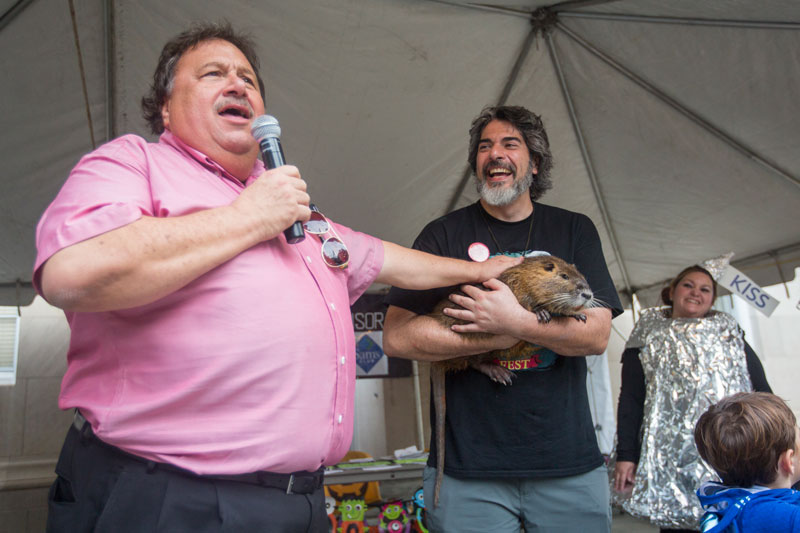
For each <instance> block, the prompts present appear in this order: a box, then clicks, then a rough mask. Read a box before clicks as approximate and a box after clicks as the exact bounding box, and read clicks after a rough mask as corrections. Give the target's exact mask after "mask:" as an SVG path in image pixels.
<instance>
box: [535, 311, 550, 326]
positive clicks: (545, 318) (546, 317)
mask: <svg viewBox="0 0 800 533" xmlns="http://www.w3.org/2000/svg"><path fill="white" fill-rule="evenodd" d="M536 318H538V319H539V322H544V323H545V324H547V323H549V322H550V319H551V316H550V313H549V312H548V311H547V310H546V309H539V310H538V311H536Z"/></svg>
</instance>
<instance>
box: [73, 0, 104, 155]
mask: <svg viewBox="0 0 800 533" xmlns="http://www.w3.org/2000/svg"><path fill="white" fill-rule="evenodd" d="M69 15H70V19H71V20H72V36H73V37H74V38H75V54H76V55H77V56H78V72H80V75H81V86H82V87H83V105H84V107H85V109H86V123H87V125H88V126H89V140H90V141H91V143H92V150H94V149H95V148H97V143H96V142H95V139H94V121H93V120H92V108H91V106H90V105H89V91H88V89H87V88H86V69H85V68H84V67H83V52H81V40H80V38H79V35H78V17H77V15H76V14H75V3H74V1H73V0H69Z"/></svg>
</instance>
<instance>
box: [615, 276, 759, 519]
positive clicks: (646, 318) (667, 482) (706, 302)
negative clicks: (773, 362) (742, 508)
mask: <svg viewBox="0 0 800 533" xmlns="http://www.w3.org/2000/svg"><path fill="white" fill-rule="evenodd" d="M716 294H717V286H716V283H715V282H714V280H713V278H712V277H711V274H710V273H709V272H708V271H707V270H706V269H704V268H702V267H700V266H691V267H689V268H687V269H685V270H683V271H682V272H681V273H680V274H678V276H676V277H675V279H674V280H673V281H672V283H671V284H670V286H669V287H667V288H665V289H664V291H663V292H662V294H661V299H662V300H663V301H664V303H665V304H666V305H667V307H658V308H653V309H647V310H645V311H644V312H642V316H641V318H640V320H639V321H638V322H637V323H636V326H635V327H634V329H633V332H632V333H631V336H630V338H629V339H628V342H627V343H626V345H625V351H624V352H623V354H622V387H621V390H620V397H619V405H618V408H617V449H616V465H615V467H614V479H613V485H614V486H613V489H614V491H615V492H616V493H617V494H615V500H616V501H618V502H619V503H620V504H621V505H622V507H623V508H624V509H625V510H626V511H627V512H629V513H630V514H632V515H633V516H637V517H639V518H647V519H649V520H650V521H651V522H653V523H654V524H656V525H658V526H660V527H661V531H662V532H664V531H697V530H698V528H699V520H700V517H701V516H702V515H703V511H702V509H701V507H700V503H699V501H698V499H697V496H696V495H695V490H696V489H697V487H698V486H700V483H701V482H702V481H706V480H710V479H715V478H716V476H715V475H714V473H713V471H712V470H710V469H709V468H708V467H707V466H706V465H705V463H703V462H702V461H701V459H700V457H699V455H698V453H697V449H696V448H695V444H694V440H693V430H694V425H695V422H696V421H697V419H698V418H699V417H700V415H701V414H702V413H703V412H704V411H705V410H706V409H707V408H708V406H710V405H711V404H713V403H716V402H717V401H719V400H721V399H722V398H724V397H725V396H729V395H730V394H733V393H735V392H741V391H750V390H756V391H766V392H772V390H771V389H770V387H769V384H768V383H767V379H766V376H765V375H764V369H763V367H762V366H761V362H760V361H759V359H758V357H757V356H756V354H755V352H753V349H752V348H751V347H750V346H749V345H748V344H747V342H745V340H744V334H743V332H742V330H741V328H740V327H739V325H738V324H737V323H736V320H734V318H733V317H732V316H730V315H728V314H727V313H723V312H719V311H712V310H711V305H712V304H713V303H714V299H715V298H716ZM628 494H629V495H630V496H629V497H627V495H628ZM621 495H622V497H620V496H621Z"/></svg>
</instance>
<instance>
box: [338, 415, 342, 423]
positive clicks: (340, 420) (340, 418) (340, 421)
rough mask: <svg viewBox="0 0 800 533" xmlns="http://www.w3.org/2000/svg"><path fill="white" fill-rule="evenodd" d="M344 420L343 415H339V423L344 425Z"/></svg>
mask: <svg viewBox="0 0 800 533" xmlns="http://www.w3.org/2000/svg"><path fill="white" fill-rule="evenodd" d="M342 418H343V417H342V415H339V423H340V424H341V423H342Z"/></svg>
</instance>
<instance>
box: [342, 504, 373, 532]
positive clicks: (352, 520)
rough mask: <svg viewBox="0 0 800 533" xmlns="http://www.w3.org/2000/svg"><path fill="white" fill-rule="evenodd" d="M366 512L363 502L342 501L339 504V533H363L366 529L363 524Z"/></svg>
mask: <svg viewBox="0 0 800 533" xmlns="http://www.w3.org/2000/svg"><path fill="white" fill-rule="evenodd" d="M366 512H367V505H366V504H365V503H364V500H342V501H341V502H340V503H339V517H340V519H341V522H340V523H339V529H338V531H339V533H364V532H365V531H366V527H367V525H366V524H365V523H364V515H365V513H366Z"/></svg>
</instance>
